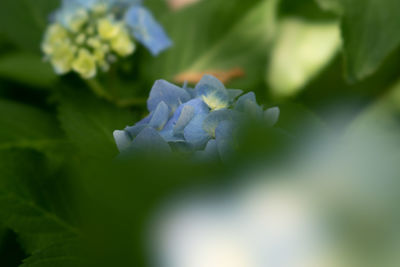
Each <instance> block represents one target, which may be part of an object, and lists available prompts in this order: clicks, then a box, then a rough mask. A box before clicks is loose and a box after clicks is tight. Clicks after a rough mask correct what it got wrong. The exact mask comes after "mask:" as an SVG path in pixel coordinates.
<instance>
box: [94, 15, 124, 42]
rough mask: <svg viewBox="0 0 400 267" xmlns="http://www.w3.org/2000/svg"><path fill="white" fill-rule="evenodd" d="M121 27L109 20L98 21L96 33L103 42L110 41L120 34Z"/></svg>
mask: <svg viewBox="0 0 400 267" xmlns="http://www.w3.org/2000/svg"><path fill="white" fill-rule="evenodd" d="M121 30H122V25H121V24H120V23H115V22H114V21H113V20H112V19H110V18H105V19H100V20H99V21H98V22H97V31H98V33H99V35H100V37H101V38H102V39H104V40H111V39H113V38H115V37H116V36H117V35H118V34H120V33H121Z"/></svg>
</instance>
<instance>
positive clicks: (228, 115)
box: [203, 109, 240, 136]
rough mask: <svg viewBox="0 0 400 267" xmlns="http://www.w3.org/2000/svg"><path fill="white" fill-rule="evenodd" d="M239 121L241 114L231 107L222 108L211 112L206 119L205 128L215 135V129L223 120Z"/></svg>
mask: <svg viewBox="0 0 400 267" xmlns="http://www.w3.org/2000/svg"><path fill="white" fill-rule="evenodd" d="M226 120H228V121H232V122H237V121H238V120H240V114H239V113H238V112H236V111H234V110H231V109H221V110H216V111H213V112H211V113H210V114H209V115H208V116H207V117H206V118H205V120H204V123H203V129H204V130H205V131H206V132H207V133H208V134H209V135H211V136H215V129H216V128H217V127H218V125H219V123H220V122H222V121H226Z"/></svg>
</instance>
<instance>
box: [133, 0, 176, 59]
mask: <svg viewBox="0 0 400 267" xmlns="http://www.w3.org/2000/svg"><path fill="white" fill-rule="evenodd" d="M125 21H126V23H127V24H128V25H129V26H130V28H131V29H132V32H133V35H134V37H135V38H136V40H137V41H138V42H140V43H141V44H143V45H144V46H146V47H147V48H148V49H149V50H150V52H151V53H152V54H153V55H155V56H156V55H158V54H159V53H161V52H162V51H164V50H165V49H167V48H169V47H170V46H171V45H172V42H171V40H170V39H169V37H168V36H167V34H166V33H165V31H164V29H163V28H162V27H161V25H160V24H159V23H158V22H157V21H156V20H155V19H154V17H153V15H152V14H151V13H150V12H149V11H148V10H147V9H146V8H144V7H141V6H132V7H131V8H130V9H129V10H128V11H127V12H126V14H125Z"/></svg>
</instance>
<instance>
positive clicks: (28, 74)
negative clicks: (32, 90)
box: [0, 53, 57, 88]
mask: <svg viewBox="0 0 400 267" xmlns="http://www.w3.org/2000/svg"><path fill="white" fill-rule="evenodd" d="M0 77H2V78H6V79H10V80H13V81H16V82H20V83H23V84H26V85H30V86H35V87H39V88H48V87H50V86H52V85H53V84H54V82H55V81H56V80H57V75H55V74H54V71H53V69H52V68H51V66H50V64H48V63H46V62H44V60H43V58H42V57H40V56H39V55H37V54H33V53H10V54H7V55H4V56H2V57H0Z"/></svg>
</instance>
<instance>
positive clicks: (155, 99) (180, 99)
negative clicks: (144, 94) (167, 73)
mask: <svg viewBox="0 0 400 267" xmlns="http://www.w3.org/2000/svg"><path fill="white" fill-rule="evenodd" d="M189 99H190V95H189V94H188V93H187V92H186V91H185V90H184V89H182V88H180V87H178V86H176V85H174V84H172V83H169V82H167V81H165V80H158V81H156V82H155V83H154V85H153V88H152V89H151V91H150V96H149V99H148V100H147V108H148V110H149V111H153V110H155V109H156V107H157V106H158V104H159V103H160V102H161V101H164V102H165V104H167V105H168V107H169V108H170V111H172V112H174V111H175V110H176V108H178V106H179V105H180V104H182V103H185V102H186V101H188V100H189Z"/></svg>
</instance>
